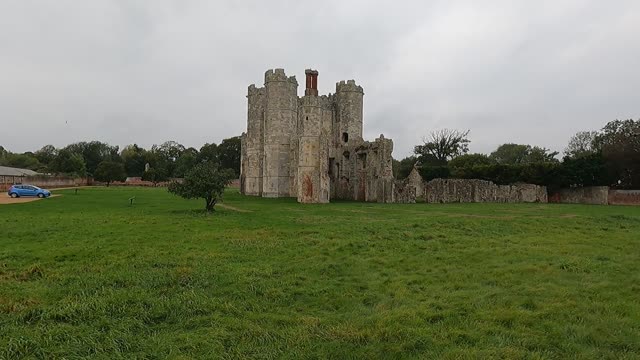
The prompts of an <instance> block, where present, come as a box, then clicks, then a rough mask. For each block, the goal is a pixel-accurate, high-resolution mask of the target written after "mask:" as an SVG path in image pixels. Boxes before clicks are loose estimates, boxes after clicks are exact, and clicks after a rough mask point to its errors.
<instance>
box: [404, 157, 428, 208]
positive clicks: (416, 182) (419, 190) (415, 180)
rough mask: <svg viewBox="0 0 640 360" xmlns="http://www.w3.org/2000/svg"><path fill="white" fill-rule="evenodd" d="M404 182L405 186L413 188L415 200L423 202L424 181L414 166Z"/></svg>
mask: <svg viewBox="0 0 640 360" xmlns="http://www.w3.org/2000/svg"><path fill="white" fill-rule="evenodd" d="M406 180H407V185H408V186H411V187H413V189H414V192H415V194H416V199H418V200H422V201H424V180H423V179H422V175H420V172H419V171H418V168H417V167H415V166H414V168H413V170H411V173H409V176H407V179H406Z"/></svg>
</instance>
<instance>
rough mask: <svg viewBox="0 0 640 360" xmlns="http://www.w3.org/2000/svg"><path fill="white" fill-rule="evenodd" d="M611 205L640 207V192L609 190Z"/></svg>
mask: <svg viewBox="0 0 640 360" xmlns="http://www.w3.org/2000/svg"><path fill="white" fill-rule="evenodd" d="M609 205H640V190H614V189H611V190H609Z"/></svg>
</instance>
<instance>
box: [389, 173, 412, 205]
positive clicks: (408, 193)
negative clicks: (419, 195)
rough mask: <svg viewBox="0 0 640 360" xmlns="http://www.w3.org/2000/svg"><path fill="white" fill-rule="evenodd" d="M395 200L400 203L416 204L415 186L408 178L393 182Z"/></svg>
mask: <svg viewBox="0 0 640 360" xmlns="http://www.w3.org/2000/svg"><path fill="white" fill-rule="evenodd" d="M393 202H394V203H398V204H415V203H416V188H415V186H412V185H411V184H410V183H409V182H408V181H407V180H406V179H405V180H395V181H394V184H393Z"/></svg>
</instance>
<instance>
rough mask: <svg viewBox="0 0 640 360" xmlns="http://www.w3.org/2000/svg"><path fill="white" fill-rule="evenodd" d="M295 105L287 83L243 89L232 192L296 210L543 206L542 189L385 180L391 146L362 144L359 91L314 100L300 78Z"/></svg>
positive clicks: (344, 85)
mask: <svg viewBox="0 0 640 360" xmlns="http://www.w3.org/2000/svg"><path fill="white" fill-rule="evenodd" d="M305 75H306V87H305V92H304V96H303V97H298V82H297V81H296V78H295V76H290V77H288V76H287V75H286V74H285V72H284V70H283V69H275V70H268V71H267V72H266V73H265V75H264V87H256V86H255V85H250V86H249V91H248V94H247V99H248V114H247V132H246V133H243V134H242V136H241V144H242V145H241V147H242V150H241V158H242V159H241V167H240V191H241V192H242V193H243V194H245V195H252V196H262V197H296V198H297V199H298V202H301V203H328V202H329V201H330V200H331V199H343V200H357V201H370V202H383V203H415V202H416V199H422V200H423V201H425V202H547V194H546V188H545V187H544V186H537V185H531V184H515V185H496V184H493V183H491V182H489V181H481V180H466V179H449V180H443V179H435V180H432V181H430V182H428V183H426V182H424V181H423V179H422V177H420V174H418V172H417V171H416V169H414V170H413V172H412V173H411V175H410V176H409V177H408V178H407V179H405V180H395V179H394V178H393V172H392V157H391V152H392V151H393V141H392V140H391V139H386V138H385V137H384V136H383V135H380V137H379V138H377V139H375V140H374V141H365V140H364V139H363V137H362V129H363V117H362V114H363V111H362V109H363V97H364V91H363V90H362V87H360V86H358V85H356V82H355V81H354V80H349V81H340V82H338V83H336V92H335V94H328V95H318V72H317V71H316V70H309V69H308V70H306V71H305Z"/></svg>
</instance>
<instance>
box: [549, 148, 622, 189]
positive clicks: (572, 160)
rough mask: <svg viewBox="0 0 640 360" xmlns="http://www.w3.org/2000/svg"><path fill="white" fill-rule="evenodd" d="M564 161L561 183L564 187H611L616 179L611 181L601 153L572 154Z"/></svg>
mask: <svg viewBox="0 0 640 360" xmlns="http://www.w3.org/2000/svg"><path fill="white" fill-rule="evenodd" d="M572 154H573V156H565V157H564V159H563V161H562V168H561V176H562V178H561V183H562V186H563V187H575V186H609V185H611V184H612V183H613V182H615V180H614V179H610V178H609V175H608V173H607V168H606V164H605V161H604V158H603V157H602V153H601V152H594V153H591V154H589V153H586V152H580V153H575V152H574V153H572Z"/></svg>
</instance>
